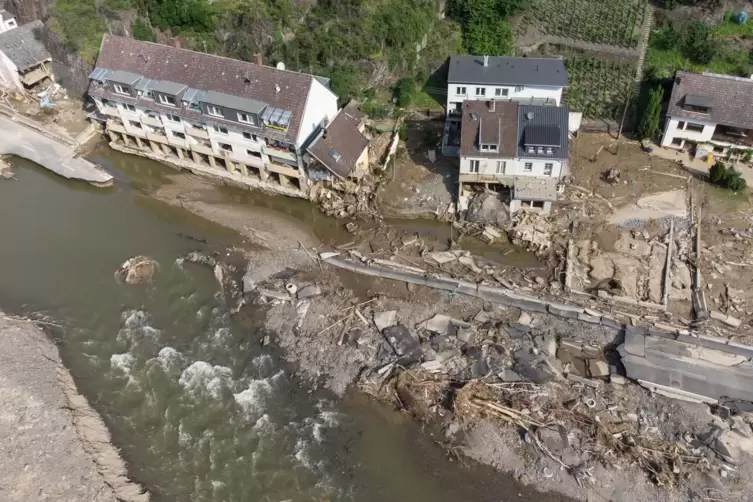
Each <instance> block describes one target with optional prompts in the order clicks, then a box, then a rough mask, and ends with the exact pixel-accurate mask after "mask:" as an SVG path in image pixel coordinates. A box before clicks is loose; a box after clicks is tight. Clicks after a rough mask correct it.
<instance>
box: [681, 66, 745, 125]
mask: <svg viewBox="0 0 753 502" xmlns="http://www.w3.org/2000/svg"><path fill="white" fill-rule="evenodd" d="M751 96H753V79H750V78H743V77H733V76H730V75H719V74H715V73H689V72H685V71H678V72H677V75H676V76H675V84H674V86H673V87H672V95H671V97H670V98H669V108H668V109H667V115H668V116H670V117H679V118H685V119H691V120H692V119H696V120H700V121H704V122H714V123H716V124H723V125H727V126H733V127H738V128H742V129H753V99H751Z"/></svg>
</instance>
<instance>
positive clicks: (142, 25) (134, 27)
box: [131, 19, 157, 42]
mask: <svg viewBox="0 0 753 502" xmlns="http://www.w3.org/2000/svg"><path fill="white" fill-rule="evenodd" d="M131 33H133V38H135V39H136V40H143V41H144V42H156V41H157V37H155V36H154V32H153V31H152V27H151V26H149V24H148V23H147V22H146V21H144V20H143V19H137V20H136V21H134V22H133V23H131Z"/></svg>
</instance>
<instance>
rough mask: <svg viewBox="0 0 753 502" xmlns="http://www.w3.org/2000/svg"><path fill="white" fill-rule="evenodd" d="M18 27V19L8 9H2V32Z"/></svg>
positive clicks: (0, 31)
mask: <svg viewBox="0 0 753 502" xmlns="http://www.w3.org/2000/svg"><path fill="white" fill-rule="evenodd" d="M16 27H18V24H17V23H16V19H15V18H14V17H13V16H11V15H10V13H9V12H8V11H7V10H3V11H0V33H5V32H6V31H8V30H12V29H13V28H16Z"/></svg>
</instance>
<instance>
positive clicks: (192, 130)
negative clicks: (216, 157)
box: [186, 125, 209, 139]
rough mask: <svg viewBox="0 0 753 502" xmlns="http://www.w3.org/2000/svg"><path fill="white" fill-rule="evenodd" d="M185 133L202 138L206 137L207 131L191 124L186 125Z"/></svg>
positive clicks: (207, 136) (207, 135)
mask: <svg viewBox="0 0 753 502" xmlns="http://www.w3.org/2000/svg"><path fill="white" fill-rule="evenodd" d="M186 134H188V135H190V136H193V137H195V138H202V139H208V138H209V133H208V132H207V131H205V130H204V129H199V128H198V127H193V126H189V125H187V126H186Z"/></svg>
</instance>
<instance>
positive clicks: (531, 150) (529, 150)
mask: <svg viewBox="0 0 753 502" xmlns="http://www.w3.org/2000/svg"><path fill="white" fill-rule="evenodd" d="M528 153H536V148H534V147H532V146H529V147H528Z"/></svg>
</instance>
